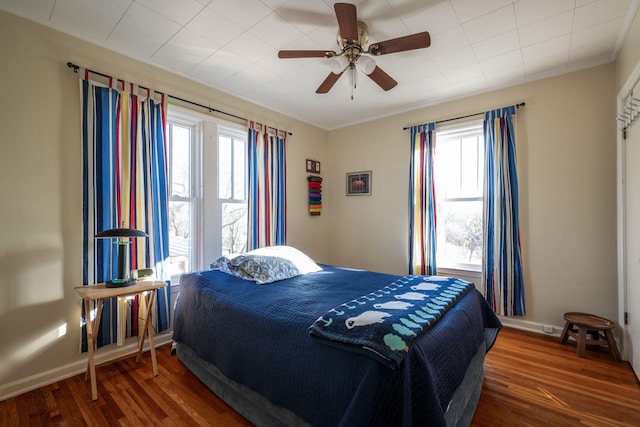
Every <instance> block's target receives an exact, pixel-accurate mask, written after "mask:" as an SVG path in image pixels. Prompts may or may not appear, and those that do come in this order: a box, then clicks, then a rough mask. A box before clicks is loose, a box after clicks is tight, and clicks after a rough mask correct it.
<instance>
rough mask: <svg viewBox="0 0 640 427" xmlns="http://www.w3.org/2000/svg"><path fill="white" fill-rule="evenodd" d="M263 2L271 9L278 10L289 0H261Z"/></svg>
mask: <svg viewBox="0 0 640 427" xmlns="http://www.w3.org/2000/svg"><path fill="white" fill-rule="evenodd" d="M261 1H262V3H264V4H266V5H267V6H268V7H269V8H270V9H271V10H276V9H277V8H279V7H282V6H284V5H285V4H286V3H287V1H288V0H261Z"/></svg>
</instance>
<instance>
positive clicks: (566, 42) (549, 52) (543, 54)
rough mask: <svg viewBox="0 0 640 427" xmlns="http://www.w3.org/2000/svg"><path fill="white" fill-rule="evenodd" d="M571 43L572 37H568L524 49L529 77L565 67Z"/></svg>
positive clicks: (525, 66) (524, 58) (525, 64)
mask: <svg viewBox="0 0 640 427" xmlns="http://www.w3.org/2000/svg"><path fill="white" fill-rule="evenodd" d="M570 42H571V36H570V35H566V36H560V37H556V38H554V39H550V40H546V41H544V42H542V43H538V44H534V45H531V46H527V47H524V48H522V58H523V61H524V69H525V72H526V73H527V76H533V75H536V74H538V73H541V72H544V71H546V70H555V69H557V68H559V67H565V66H566V65H567V61H568V60H569V46H570Z"/></svg>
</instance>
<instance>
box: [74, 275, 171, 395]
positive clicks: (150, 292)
mask: <svg viewBox="0 0 640 427" xmlns="http://www.w3.org/2000/svg"><path fill="white" fill-rule="evenodd" d="M165 286H167V284H166V283H165V282H162V281H159V280H141V281H139V282H137V283H136V284H135V285H132V286H125V287H121V288H107V287H106V286H105V284H104V283H98V284H95V285H86V286H77V287H75V288H74V289H75V291H76V292H77V293H78V294H79V295H80V296H81V297H82V299H83V300H84V312H85V316H89V313H91V303H92V302H93V301H95V302H96V315H95V318H94V320H93V322H91V321H89V319H87V322H86V325H87V347H88V350H89V351H88V352H89V360H88V361H87V374H86V375H87V376H90V377H91V399H92V400H96V399H98V387H97V386H96V362H95V353H96V346H97V344H98V343H97V341H96V335H97V333H98V328H99V327H100V318H101V317H102V306H103V302H104V300H105V298H113V297H125V296H130V295H139V296H140V298H139V299H138V300H139V301H140V304H142V307H141V310H142V312H143V313H146V317H145V319H144V326H143V329H142V337H140V343H139V345H138V348H137V349H136V350H133V351H130V352H128V353H124V354H118V355H116V356H113V357H110V358H108V359H106V360H103V361H101V362H100V365H102V364H105V363H109V362H112V361H114V360H117V359H122V358H123V357H127V356H132V355H134V354H136V355H137V357H136V362H140V356H141V354H142V348H143V347H144V340H145V338H146V335H147V334H149V346H150V348H151V363H152V365H153V374H154V375H155V376H157V375H158V363H157V361H156V349H155V346H154V343H153V326H152V324H151V316H152V313H153V308H154V305H155V300H156V293H157V291H158V289H160V288H164V287H165ZM85 379H86V376H85Z"/></svg>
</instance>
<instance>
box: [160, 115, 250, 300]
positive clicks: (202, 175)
mask: <svg viewBox="0 0 640 427" xmlns="http://www.w3.org/2000/svg"><path fill="white" fill-rule="evenodd" d="M167 120H170V121H172V122H176V123H180V124H183V125H189V126H191V125H196V126H197V134H196V139H197V143H196V145H197V147H196V149H195V150H196V151H194V158H193V161H194V163H195V164H194V165H193V166H194V167H195V168H196V169H195V170H196V171H197V175H196V177H195V179H194V181H195V182H193V183H192V185H194V186H196V188H195V190H196V194H198V195H199V203H198V204H197V212H196V218H197V219H196V230H195V232H196V233H197V234H198V236H199V238H198V239H197V240H198V242H197V243H196V245H197V247H196V255H195V260H194V261H195V265H194V266H193V269H194V271H197V270H204V269H208V268H209V264H210V263H211V262H213V261H215V260H216V259H217V258H218V257H219V253H220V248H219V246H220V244H219V242H220V234H219V223H218V221H219V211H218V205H219V204H218V167H217V164H218V126H221V127H224V128H226V129H230V130H231V131H233V132H238V133H239V134H243V135H246V132H247V128H246V125H241V124H238V123H233V122H229V121H227V120H224V119H221V118H218V117H213V116H210V115H208V114H204V113H201V112H198V111H194V110H191V109H188V108H184V107H180V106H178V105H174V104H168V108H167ZM179 286H180V280H179V276H176V277H172V278H171V288H172V293H176V292H179Z"/></svg>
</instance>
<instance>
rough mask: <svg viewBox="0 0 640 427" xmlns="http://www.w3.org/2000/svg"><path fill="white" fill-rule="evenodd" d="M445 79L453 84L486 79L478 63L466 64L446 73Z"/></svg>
mask: <svg viewBox="0 0 640 427" xmlns="http://www.w3.org/2000/svg"><path fill="white" fill-rule="evenodd" d="M444 77H445V79H447V81H448V82H449V83H451V84H452V85H454V86H455V85H461V84H464V83H465V82H468V81H476V82H477V81H479V80H482V81H484V73H483V72H482V68H480V66H479V65H478V64H477V63H475V62H474V63H472V64H469V65H465V66H463V67H460V68H456V69H453V70H449V71H447V72H446V73H444Z"/></svg>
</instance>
